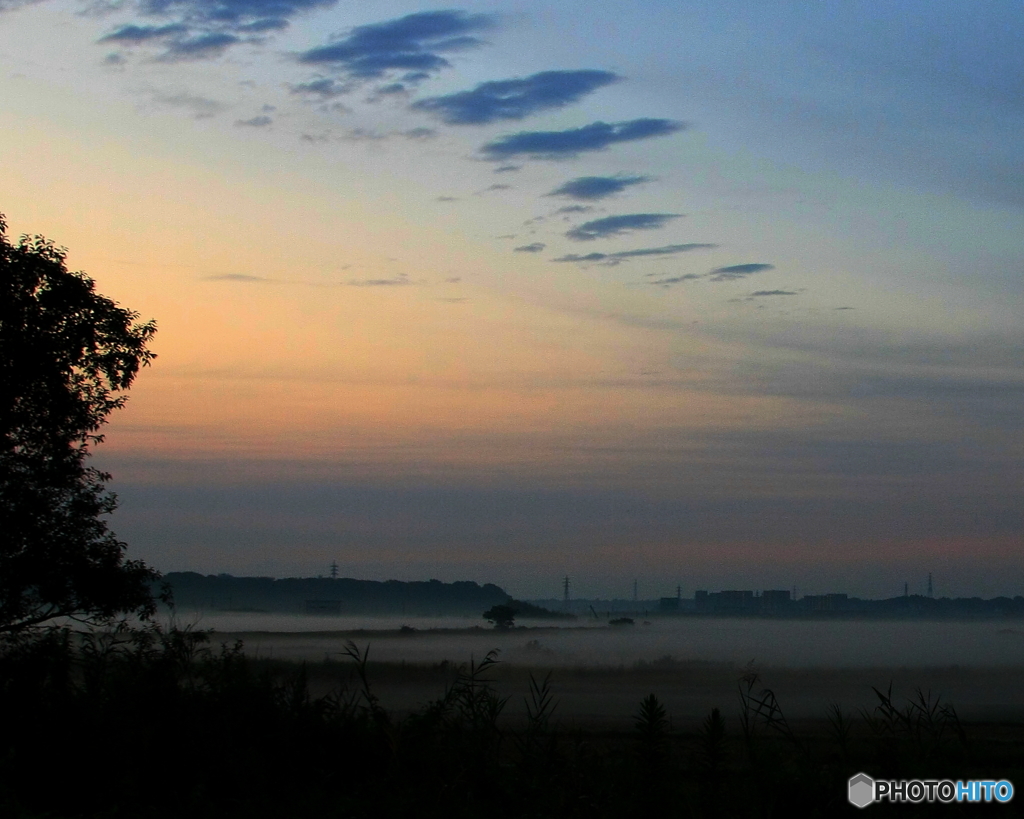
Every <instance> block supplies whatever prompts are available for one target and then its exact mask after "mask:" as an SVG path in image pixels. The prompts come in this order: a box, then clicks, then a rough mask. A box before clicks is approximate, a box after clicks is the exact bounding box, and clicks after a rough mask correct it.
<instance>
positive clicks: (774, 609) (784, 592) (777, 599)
mask: <svg viewBox="0 0 1024 819" xmlns="http://www.w3.org/2000/svg"><path fill="white" fill-rule="evenodd" d="M759 599H760V601H761V611H762V612H764V613H765V614H781V613H782V612H784V611H788V610H789V606H790V603H792V602H793V601H792V599H791V598H790V596H789V589H765V590H764V591H763V592H761V597H760V598H759Z"/></svg>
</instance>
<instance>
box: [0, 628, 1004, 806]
mask: <svg viewBox="0 0 1024 819" xmlns="http://www.w3.org/2000/svg"><path fill="white" fill-rule="evenodd" d="M663 665H664V667H659V668H657V669H656V671H657V674H658V675H659V676H656V677H653V678H652V679H660V678H662V677H661V676H660V675H669V676H671V675H673V674H679V673H682V671H681V670H680V669H678V668H673V667H671V666H670V665H669V664H663ZM503 670H504V669H503V667H502V666H501V665H500V663H499V658H498V656H497V655H496V653H494V652H492V653H490V654H488V655H486V656H485V657H484V658H483V659H480V660H479V661H472V660H471V661H470V662H467V663H447V662H446V663H441V664H437V665H432V666H414V665H401V664H388V665H383V664H375V663H373V662H371V659H370V647H369V646H367V645H363V646H359V645H357V644H355V643H352V642H350V643H348V644H347V645H346V647H345V651H344V657H343V660H325V662H323V663H320V664H310V665H305V664H293V663H287V662H282V661H272V660H255V659H253V658H250V657H248V656H247V655H246V654H245V652H244V650H243V646H242V645H241V644H240V643H234V644H230V645H228V644H225V645H221V646H219V647H218V646H211V645H210V643H209V635H207V634H206V633H204V632H198V631H194V630H190V629H187V628H186V629H166V630H165V629H161V628H158V627H151V628H148V629H144V630H128V629H120V630H118V629H114V630H111V631H107V632H93V633H89V634H85V635H73V634H71V633H70V632H67V631H59V630H55V631H50V632H43V633H39V634H36V635H32V636H31V637H27V638H23V639H22V640H20V641H17V642H11V643H8V644H6V645H4V646H3V650H2V651H0V726H3V730H2V731H0V763H2V764H0V816H4V817H12V819H42V818H43V817H46V818H47V819H71V817H76V819H77V818H78V817H81V818H82V819H85V817H90V818H92V817H95V818H96V819H99V818H100V817H111V818H112V817H139V819H147V818H149V817H152V819H164V818H165V817H166V818H167V819H170V817H186V816H187V817H190V818H192V817H194V818H195V819H203V817H218V818H219V819H220V818H224V817H226V818H227V819H231V817H290V816H315V817H326V818H329V817H364V816H365V817H371V816H372V817H389V816H405V815H415V816H417V817H426V818H427V819H429V817H435V816H436V817H446V818H447V817H453V818H454V817H462V816H465V817H470V816H472V817H480V816H484V815H485V816H488V817H498V818H499V819H500V818H501V817H517V818H518V817H577V816H578V817H587V819H600V818H601V817H621V816H626V815H630V816H632V815H652V814H655V815H658V814H660V815H664V816H684V817H719V816H722V817H724V816H750V817H770V816H782V815H787V816H806V817H815V816H820V817H830V816H839V815H844V814H849V815H860V814H859V813H858V812H857V810H856V809H854V808H852V807H851V806H850V805H849V804H848V803H847V801H846V781H847V779H848V778H849V777H850V776H851V775H852V774H854V773H857V772H859V771H865V772H867V773H869V774H872V775H875V776H883V777H886V778H902V777H904V776H907V777H911V776H920V777H929V778H935V777H950V778H953V779H968V778H993V777H995V778H1000V779H1009V780H1010V781H1013V782H1015V783H1024V754H1022V753H1021V751H1022V748H1024V743H1022V741H1021V732H1020V726H1012V725H989V726H986V725H965V724H964V723H963V722H962V721H961V720H960V719H959V717H958V715H957V712H956V710H955V708H954V707H953V705H952V704H951V703H948V702H946V701H945V700H944V699H942V698H941V697H940V696H938V695H934V694H932V693H930V692H928V691H925V690H917V691H914V692H912V693H911V694H910V696H909V697H907V698H901V697H900V696H898V694H897V693H896V692H894V691H893V689H892V686H891V685H888V686H887V687H878V688H876V689H875V696H876V698H877V703H876V705H875V706H874V707H873V708H869V709H864V710H862V711H861V712H859V713H850V712H846V711H844V710H843V709H842V708H841V707H839V706H838V705H833V706H832V707H831V708H830V709H829V711H828V713H826V714H824V715H822V719H821V720H820V721H818V722H817V723H814V724H810V723H800V724H795V723H791V722H790V721H789V720H787V718H786V715H785V712H784V703H782V702H780V700H779V698H778V697H777V696H776V694H775V692H774V691H773V690H772V689H771V688H769V687H768V686H766V685H765V684H764V681H763V680H762V679H761V676H760V675H759V674H758V673H756V672H755V671H753V670H746V671H744V673H743V674H742V675H741V676H740V678H739V679H738V680H737V681H736V682H737V688H736V700H735V706H734V708H735V711H733V710H732V709H722V708H714V709H712V710H710V712H709V713H708V714H707V715H706V717H705V718H704V719H703V721H702V723H701V724H699V725H695V726H692V727H690V728H689V729H685V730H679V729H676V728H675V727H674V725H673V720H672V715H671V714H670V713H669V711H668V709H667V707H666V705H665V703H664V702H663V701H662V700H660V699H659V697H658V695H657V693H656V692H653V691H652V692H651V693H650V694H648V695H647V696H644V697H643V698H642V699H641V700H640V702H639V703H637V705H636V706H635V709H634V711H633V719H632V722H633V725H632V727H631V728H630V729H627V730H623V731H601V730H593V729H591V730H588V729H586V728H585V727H581V726H580V725H579V724H575V723H573V722H572V721H566V720H560V719H559V709H558V673H557V672H555V673H550V672H549V673H548V674H547V675H546V676H543V677H537V676H535V675H533V674H528V675H526V676H525V678H523V677H520V676H516V675H513V677H514V679H515V680H517V681H518V682H519V683H521V684H522V685H521V690H520V692H519V693H518V694H516V695H512V694H509V693H507V691H508V690H509V689H508V686H507V685H506V684H503V685H502V686H501V692H500V693H499V690H498V687H497V686H496V683H495V681H496V679H498V678H499V676H500V675H501V673H502V671H503ZM378 675H379V676H380V677H381V678H384V679H389V680H390V681H391V682H395V681H405V682H410V681H411V682H414V683H415V684H417V685H419V686H427V687H428V688H432V689H433V690H435V691H436V696H435V697H434V698H433V699H430V700H428V701H427V702H425V703H422V704H421V705H419V706H418V707H416V708H413V709H406V710H404V711H398V710H393V709H389V708H388V707H387V704H386V703H385V702H384V701H383V699H382V697H381V696H380V695H379V694H378V690H377V684H376V680H377V678H378ZM570 676H571V675H570ZM507 682H508V680H504V681H503V683H507ZM512 704H514V705H516V706H517V707H518V706H519V705H521V706H522V707H521V708H519V716H518V717H511V716H510V715H509V708H510V707H511V705H512ZM898 807H899V806H895V807H894V806H889V805H873V806H872V807H871V812H872V815H873V816H885V815H888V814H890V813H893V812H895V811H897V809H898ZM903 807H904V808H906V807H910V808H911V809H910V810H909V811H908V810H899V812H900V813H901V814H903V815H930V813H935V814H936V815H944V816H948V815H951V812H955V810H956V809H955V808H951V807H948V806H943V805H935V806H930V805H927V804H925V805H920V806H903ZM990 807H991V806H990ZM1014 810H1015V807H1014V805H1013V804H1012V803H1011V804H1010V805H1008V806H1000V808H999V811H1000V815H1006V816H1009V815H1013V814H1014Z"/></svg>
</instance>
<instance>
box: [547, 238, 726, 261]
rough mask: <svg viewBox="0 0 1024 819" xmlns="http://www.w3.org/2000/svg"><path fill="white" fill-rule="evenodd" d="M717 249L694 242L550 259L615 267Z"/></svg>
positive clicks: (713, 246) (572, 254)
mask: <svg viewBox="0 0 1024 819" xmlns="http://www.w3.org/2000/svg"><path fill="white" fill-rule="evenodd" d="M716 247H718V245H712V244H698V243H696V242H694V243H691V244H685V245H665V246H664V247H645V248H639V249H637V250H621V251H619V252H618V253H587V254H586V255H583V256H580V255H577V254H575V253H569V254H568V255H566V256H559V257H558V258H557V259H552V260H551V261H553V262H576V263H578V264H587V263H592V264H606V265H617V264H619V262H622V261H626V260H627V259H636V258H642V257H644V256H672V255H674V254H676V253H688V252H690V251H691V250H711V249H713V248H716Z"/></svg>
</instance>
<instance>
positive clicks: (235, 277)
mask: <svg viewBox="0 0 1024 819" xmlns="http://www.w3.org/2000/svg"><path fill="white" fill-rule="evenodd" d="M203 281H207V282H245V283H250V284H252V283H267V282H272V281H274V280H273V279H267V278H264V277H263V276H250V275H248V274H246V273H222V274H220V275H217V276H204V277H203Z"/></svg>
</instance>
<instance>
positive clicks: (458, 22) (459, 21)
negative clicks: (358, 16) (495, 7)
mask: <svg viewBox="0 0 1024 819" xmlns="http://www.w3.org/2000/svg"><path fill="white" fill-rule="evenodd" d="M493 25H494V20H493V18H492V17H491V16H489V15H486V14H467V13H466V12H463V11H453V10H447V11H425V12H419V13H416V14H409V15H406V16H405V17H400V18H398V19H395V20H388V21H386V22H383V23H372V24H369V25H364V26H356V27H355V28H353V29H352V30H351V31H350V32H349V35H348V36H347V37H345V38H344V39H342V40H338V41H337V42H334V43H329V44H328V45H324V46H318V47H316V48H311V49H309V50H308V51H304V52H302V53H301V54H300V55H299V57H298V59H299V62H300V63H303V64H306V65H323V66H329V67H331V68H333V69H334V70H335V71H337V72H339V73H340V74H343V75H346V76H348V77H351V78H354V79H376V78H380V77H383V76H384V75H385V74H387V73H388V72H391V71H405V72H411V73H407V74H406V76H404V77H403V80H404V81H406V82H417V81H418V80H421V79H425V78H426V77H428V76H429V75H430V74H432V73H436V72H437V71H439V70H441V69H442V68H447V67H448V66H449V65H450V64H449V62H448V61H447V60H446V59H445V58H444V57H442V56H441V55H442V54H444V53H448V52H451V51H462V50H465V49H467V48H474V47H476V46H479V45H482V44H483V41H482V40H479V39H477V38H476V37H472V36H469V33H470V32H476V31H481V30H484V29H488V28H491V27H493Z"/></svg>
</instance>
